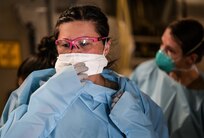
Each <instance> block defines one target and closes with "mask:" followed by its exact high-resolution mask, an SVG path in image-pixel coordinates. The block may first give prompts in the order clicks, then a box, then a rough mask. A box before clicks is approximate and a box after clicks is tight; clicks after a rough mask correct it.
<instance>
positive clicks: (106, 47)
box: [103, 39, 111, 56]
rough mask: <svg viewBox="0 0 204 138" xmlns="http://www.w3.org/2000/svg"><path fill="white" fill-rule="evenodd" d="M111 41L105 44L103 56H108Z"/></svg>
mask: <svg viewBox="0 0 204 138" xmlns="http://www.w3.org/2000/svg"><path fill="white" fill-rule="evenodd" d="M110 45H111V39H110V40H108V41H106V42H105V46H104V50H103V54H104V55H105V56H106V55H108V53H109V51H110Z"/></svg>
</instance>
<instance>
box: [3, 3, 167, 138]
mask: <svg viewBox="0 0 204 138" xmlns="http://www.w3.org/2000/svg"><path fill="white" fill-rule="evenodd" d="M108 34H109V26H108V23H107V18H106V16H105V15H104V14H103V13H102V12H101V10H100V9H99V8H97V7H95V6H81V7H72V8H69V9H67V10H66V11H65V12H63V13H62V15H61V16H60V17H59V19H58V21H57V24H56V29H55V37H56V45H57V51H58V53H59V57H58V59H57V62H56V64H55V69H56V74H55V75H53V74H54V72H53V70H50V69H49V70H42V71H38V72H33V73H32V74H31V75H30V76H29V77H28V79H27V81H26V82H25V83H23V85H21V87H20V89H21V90H17V91H18V92H19V93H29V94H27V95H31V96H30V97H29V96H28V97H26V96H27V95H26V96H25V97H26V98H27V99H29V98H30V100H29V101H27V102H24V103H21V104H20V105H19V104H18V105H17V108H16V109H15V110H13V111H12V112H11V113H10V116H9V118H8V120H7V122H6V123H5V124H4V126H3V127H2V130H1V137H21V138H22V137H33V138H36V137H55V138H67V137H71V138H73V137H77V138H79V137H83V138H86V137H87V138H90V137H94V138H97V137H98V138H102V137H115V138H122V137H147V138H149V137H168V136H167V133H168V132H167V128H166V125H165V121H164V118H163V114H162V111H161V110H160V108H159V107H158V106H157V105H156V104H155V103H154V102H152V101H151V99H150V98H149V97H147V96H145V95H144V94H143V93H141V92H140V90H139V89H138V88H137V86H135V84H134V83H133V82H131V81H129V80H128V79H127V78H124V77H121V76H119V75H117V74H116V73H114V72H113V71H111V70H106V69H105V70H103V68H104V67H105V66H107V62H108V61H107V60H106V57H105V56H106V55H107V54H108V52H109V48H110V44H111V40H110V38H109V37H108ZM52 75H53V76H52ZM50 76H52V77H51V78H50V79H49V80H47V78H49V77H50ZM39 81H44V83H43V84H42V85H41V86H40V84H39ZM34 84H35V85H34ZM39 86H40V87H39ZM38 87H39V88H38ZM28 89H30V90H28ZM27 91H29V92H27ZM18 92H17V93H18ZM32 92H33V93H32ZM120 93H123V95H122V96H121V98H120V99H119V100H118V101H117V103H114V104H115V105H114V106H111V104H112V96H114V95H115V94H117V95H118V94H120ZM24 95H25V94H24ZM20 98H22V97H20Z"/></svg>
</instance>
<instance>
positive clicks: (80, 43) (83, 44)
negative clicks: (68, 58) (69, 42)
mask: <svg viewBox="0 0 204 138" xmlns="http://www.w3.org/2000/svg"><path fill="white" fill-rule="evenodd" d="M75 44H76V45H77V47H79V48H80V49H89V48H90V47H91V46H92V45H93V40H92V39H89V38H83V39H79V40H77V41H76V43H75Z"/></svg>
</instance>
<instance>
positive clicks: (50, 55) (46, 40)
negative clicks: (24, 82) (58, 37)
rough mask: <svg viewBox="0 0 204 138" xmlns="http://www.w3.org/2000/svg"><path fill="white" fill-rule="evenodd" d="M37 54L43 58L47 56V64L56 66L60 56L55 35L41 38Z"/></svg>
mask: <svg viewBox="0 0 204 138" xmlns="http://www.w3.org/2000/svg"><path fill="white" fill-rule="evenodd" d="M37 55H38V56H39V57H42V58H43V57H44V58H45V57H46V60H47V64H48V65H50V66H54V64H55V62H56V60H57V56H58V53H57V48H56V45H55V37H54V36H45V37H43V38H42V39H41V41H40V44H39V45H38V52H37ZM49 61H50V62H49Z"/></svg>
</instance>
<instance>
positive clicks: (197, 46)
mask: <svg viewBox="0 0 204 138" xmlns="http://www.w3.org/2000/svg"><path fill="white" fill-rule="evenodd" d="M203 40H204V38H203V39H202V40H201V41H200V42H199V43H198V44H197V45H196V46H195V47H194V48H193V49H191V50H190V51H188V52H187V53H186V55H188V54H190V53H191V52H193V51H195V50H196V49H197V48H199V47H200V46H201V44H202V43H203Z"/></svg>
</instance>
